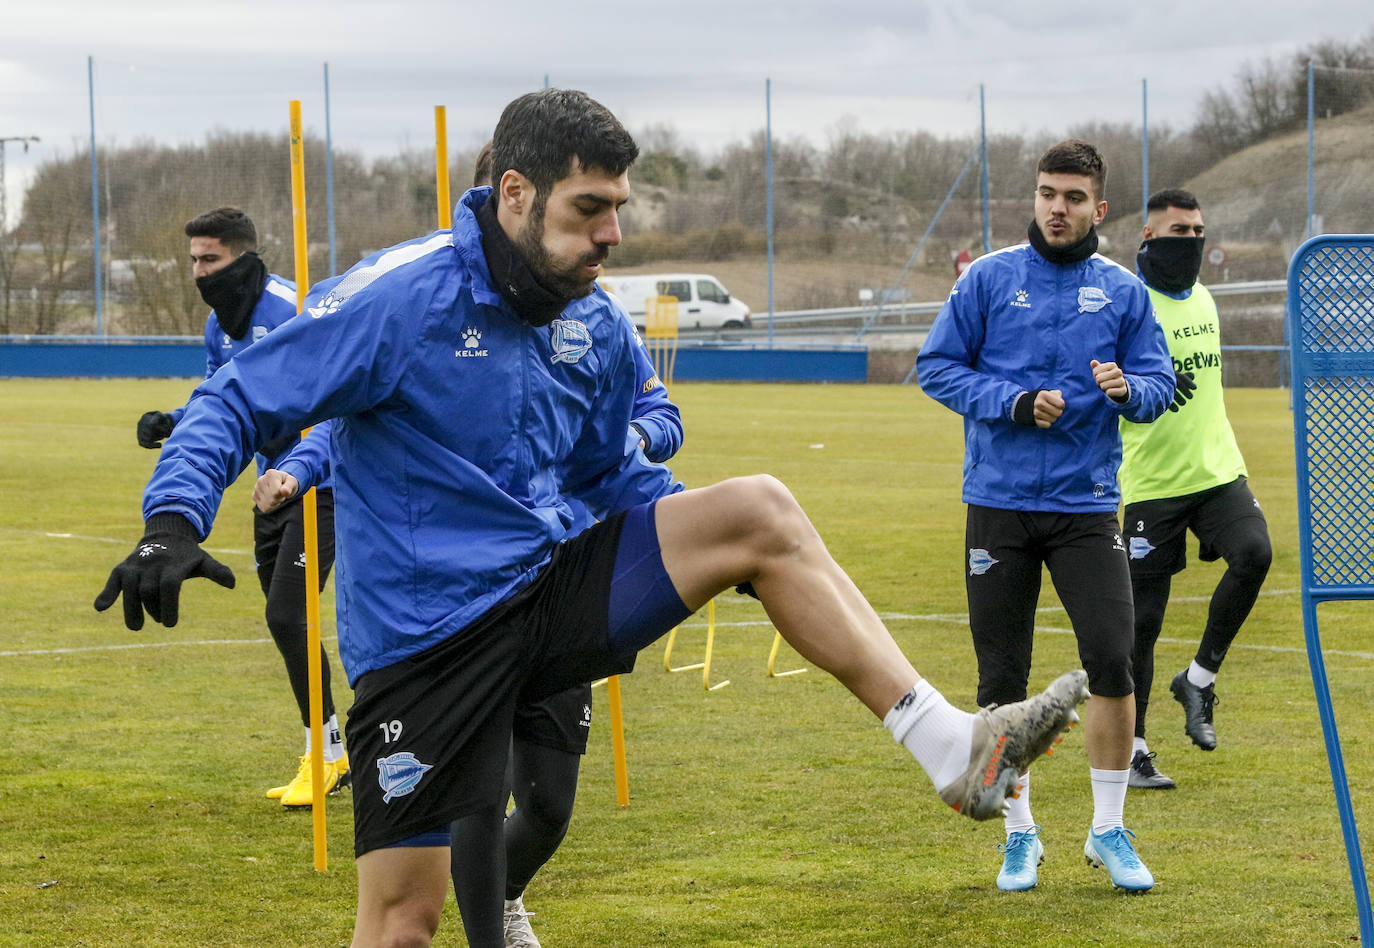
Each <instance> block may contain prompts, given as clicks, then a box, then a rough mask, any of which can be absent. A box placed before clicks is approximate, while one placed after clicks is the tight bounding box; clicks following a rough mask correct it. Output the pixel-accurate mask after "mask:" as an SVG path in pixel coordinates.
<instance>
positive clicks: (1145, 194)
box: [1140, 79, 1150, 227]
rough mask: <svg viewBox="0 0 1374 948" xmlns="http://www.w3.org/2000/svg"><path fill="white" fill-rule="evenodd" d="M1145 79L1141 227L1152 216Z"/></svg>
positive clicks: (1143, 83) (1142, 84)
mask: <svg viewBox="0 0 1374 948" xmlns="http://www.w3.org/2000/svg"><path fill="white" fill-rule="evenodd" d="M1147 81H1148V80H1145V79H1141V80H1140V226H1142V227H1144V226H1145V224H1146V223H1147V221H1148V219H1149V216H1150V92H1149V88H1148V86H1147Z"/></svg>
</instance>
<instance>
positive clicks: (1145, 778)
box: [1126, 751, 1174, 790]
mask: <svg viewBox="0 0 1374 948" xmlns="http://www.w3.org/2000/svg"><path fill="white" fill-rule="evenodd" d="M1126 782H1127V783H1128V784H1129V785H1130V786H1132V787H1135V788H1136V789H1137V790H1172V789H1174V782H1173V781H1172V780H1170V779H1169V778H1168V777H1166V776H1165V775H1164V774H1163V773H1161V772H1160V771H1159V769H1158V768H1157V767H1155V752H1154V751H1150V752H1149V753H1148V754H1147V753H1145V752H1144V751H1136V752H1135V756H1134V757H1132V758H1131V775H1130V777H1128V778H1127V780H1126Z"/></svg>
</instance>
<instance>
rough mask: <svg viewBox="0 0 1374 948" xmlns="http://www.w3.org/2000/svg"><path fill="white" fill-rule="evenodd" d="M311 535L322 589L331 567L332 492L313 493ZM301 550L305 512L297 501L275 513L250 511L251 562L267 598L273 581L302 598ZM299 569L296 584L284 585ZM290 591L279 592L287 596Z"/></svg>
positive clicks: (332, 547)
mask: <svg viewBox="0 0 1374 948" xmlns="http://www.w3.org/2000/svg"><path fill="white" fill-rule="evenodd" d="M315 528H316V530H315V532H316V545H317V548H318V552H319V556H320V563H319V570H320V587H321V588H323V587H324V582H325V579H326V577H328V576H329V571H330V569H332V568H333V566H334V491H333V489H331V488H328V487H326V488H323V489H322V490H316V491H315ZM304 550H305V508H304V507H302V506H301V502H300V501H299V500H292V501H291V502H290V503H287V504H282V505H281V506H280V507H278V508H276V509H275V510H272V511H269V512H268V513H263V512H262V511H261V510H259V509H258V508H257V507H254V508H253V560H254V562H255V563H256V565H257V570H258V585H260V586H261V587H262V593H263V595H264V596H268V597H269V598H270V597H271V595H272V587H273V580H274V579H275V580H279V581H282V582H283V583H285V585H287V586H291V587H293V588H294V587H299V590H300V592H299V593H298V594H296V595H297V597H299V596H303V595H304V590H305V572H304V566H305V564H304V562H303V561H302V560H301V554H302V553H303V552H304ZM293 569H300V570H301V572H300V573H299V574H298V575H299V581H296V582H286V581H285V580H284V579H283V577H290V576H293V575H296V574H293V573H292V572H291V570H293ZM292 591H293V590H292V589H285V588H284V589H283V590H282V592H283V593H287V594H290V593H291V592H292ZM301 603H302V605H301V616H302V618H301V621H302V622H304V621H305V619H304V616H305V612H304V609H305V606H304V600H303V599H302V600H301Z"/></svg>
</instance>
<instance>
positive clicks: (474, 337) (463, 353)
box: [453, 326, 487, 359]
mask: <svg viewBox="0 0 1374 948" xmlns="http://www.w3.org/2000/svg"><path fill="white" fill-rule="evenodd" d="M459 335H460V336H462V337H463V348H461V349H455V350H453V354H454V355H456V356H457V357H458V358H460V359H473V358H478V357H481V356H485V355H487V350H486V349H483V348H482V330H480V329H478V328H477V327H476V326H464V327H463V328H462V330H461V331H460V332H459Z"/></svg>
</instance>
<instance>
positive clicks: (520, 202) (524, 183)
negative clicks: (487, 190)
mask: <svg viewBox="0 0 1374 948" xmlns="http://www.w3.org/2000/svg"><path fill="white" fill-rule="evenodd" d="M496 193H497V194H498V195H499V196H500V198H501V205H502V206H503V207H504V208H505V209H506V210H507V211H509V212H510V213H512V214H514V215H515V216H516V217H523V216H524V215H525V213H526V212H527V211H528V210H529V209H530V207H531V206H532V205H533V204H534V182H533V181H531V180H530V179H529V178H527V177H525V176H524V175H523V174H521V173H520V172H518V171H516V170H515V169H514V168H508V169H507V170H506V172H505V173H504V174H502V175H501V180H500V181H498V182H496Z"/></svg>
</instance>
